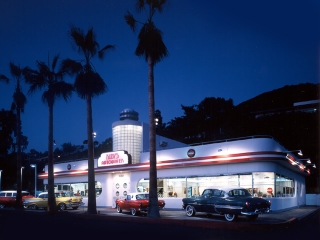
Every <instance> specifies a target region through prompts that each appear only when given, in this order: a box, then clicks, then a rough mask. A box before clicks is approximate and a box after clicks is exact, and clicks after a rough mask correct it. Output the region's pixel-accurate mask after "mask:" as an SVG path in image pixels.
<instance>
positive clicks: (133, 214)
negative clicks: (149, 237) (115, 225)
mask: <svg viewBox="0 0 320 240" xmlns="http://www.w3.org/2000/svg"><path fill="white" fill-rule="evenodd" d="M130 212H131V215H132V216H136V215H137V211H136V210H135V209H134V208H131V210H130Z"/></svg>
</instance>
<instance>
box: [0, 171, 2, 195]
mask: <svg viewBox="0 0 320 240" xmlns="http://www.w3.org/2000/svg"><path fill="white" fill-rule="evenodd" d="M1 172H2V170H0V192H1Z"/></svg>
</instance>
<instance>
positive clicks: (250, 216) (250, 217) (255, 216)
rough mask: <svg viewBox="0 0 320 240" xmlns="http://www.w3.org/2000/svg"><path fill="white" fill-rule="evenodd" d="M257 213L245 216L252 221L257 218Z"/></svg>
mask: <svg viewBox="0 0 320 240" xmlns="http://www.w3.org/2000/svg"><path fill="white" fill-rule="evenodd" d="M258 216H259V215H258V214H256V215H249V216H247V219H249V220H250V221H254V220H256V219H257V218H258Z"/></svg>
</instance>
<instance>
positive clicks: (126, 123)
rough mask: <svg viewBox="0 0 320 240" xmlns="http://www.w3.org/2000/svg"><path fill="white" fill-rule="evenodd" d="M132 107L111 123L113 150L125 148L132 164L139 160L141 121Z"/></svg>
mask: <svg viewBox="0 0 320 240" xmlns="http://www.w3.org/2000/svg"><path fill="white" fill-rule="evenodd" d="M138 116H139V114H138V113H137V112H136V111H134V110H133V109H125V110H123V111H122V112H121V113H120V121H117V122H114V123H113V124H112V138H113V151H120V150H125V151H127V152H128V153H129V154H130V155H131V158H132V164H135V163H139V162H140V153H141V151H142V134H143V133H142V132H143V127H142V126H143V123H142V122H138V120H139V117H138Z"/></svg>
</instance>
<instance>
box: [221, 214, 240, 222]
mask: <svg viewBox="0 0 320 240" xmlns="http://www.w3.org/2000/svg"><path fill="white" fill-rule="evenodd" d="M224 218H225V219H226V220H227V221H228V222H234V221H236V220H237V218H238V215H236V214H229V213H226V214H224Z"/></svg>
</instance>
